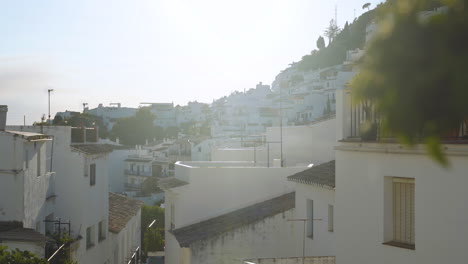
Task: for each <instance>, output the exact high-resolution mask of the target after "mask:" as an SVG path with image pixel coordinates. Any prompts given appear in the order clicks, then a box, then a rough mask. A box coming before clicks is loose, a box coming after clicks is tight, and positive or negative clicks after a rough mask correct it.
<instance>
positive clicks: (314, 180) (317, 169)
mask: <svg viewBox="0 0 468 264" xmlns="http://www.w3.org/2000/svg"><path fill="white" fill-rule="evenodd" d="M288 180H289V181H294V182H299V183H304V184H315V185H319V186H322V187H325V188H330V189H334V188H335V161H334V160H332V161H329V162H326V163H322V164H320V165H317V166H313V167H312V168H310V169H307V170H304V171H301V172H298V173H296V174H294V175H291V176H288Z"/></svg>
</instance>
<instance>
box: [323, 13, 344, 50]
mask: <svg viewBox="0 0 468 264" xmlns="http://www.w3.org/2000/svg"><path fill="white" fill-rule="evenodd" d="M338 33H340V27H338V25H337V24H336V21H335V20H334V19H332V20H330V25H329V26H328V27H327V28H326V29H325V31H324V35H325V36H326V37H327V38H328V45H330V43H331V42H332V41H333V40H334V39H335V37H336V35H338Z"/></svg>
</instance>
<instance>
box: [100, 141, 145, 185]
mask: <svg viewBox="0 0 468 264" xmlns="http://www.w3.org/2000/svg"><path fill="white" fill-rule="evenodd" d="M137 152H138V151H137V150H135V149H122V150H114V151H112V152H111V153H110V154H109V156H108V159H107V160H108V167H109V191H110V192H123V191H125V187H124V184H125V182H126V178H125V173H124V172H125V171H124V170H125V169H127V167H126V166H125V165H126V164H125V161H124V160H125V159H126V158H128V156H129V155H136V154H137Z"/></svg>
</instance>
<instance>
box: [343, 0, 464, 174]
mask: <svg viewBox="0 0 468 264" xmlns="http://www.w3.org/2000/svg"><path fill="white" fill-rule="evenodd" d="M465 3H466V1H463V0H453V1H429V0H418V1H390V4H387V5H386V6H385V9H384V10H383V11H382V12H381V14H380V21H379V27H380V31H379V34H378V35H377V36H376V37H375V39H374V40H373V41H372V43H371V45H370V46H369V47H368V50H367V57H366V59H365V61H364V64H363V65H362V71H361V73H360V74H359V75H358V76H357V77H356V78H355V79H354V80H353V81H352V83H351V88H352V90H353V94H354V95H355V96H356V97H358V98H361V99H365V100H372V101H373V102H375V106H376V108H377V110H378V111H379V113H380V114H381V117H382V122H383V123H382V124H383V128H384V129H385V130H386V131H388V132H389V133H392V134H394V135H396V136H398V137H399V138H400V139H401V141H402V142H404V143H406V144H409V145H412V144H415V143H418V142H420V141H422V142H425V144H426V149H427V151H428V153H429V154H430V156H431V157H432V158H433V159H434V160H436V161H437V162H439V164H441V165H444V166H447V165H448V160H447V158H446V156H445V155H444V153H443V151H442V147H441V143H440V142H441V138H442V137H444V136H445V135H447V134H450V133H451V132H453V131H458V128H459V127H460V125H461V124H462V123H463V122H466V121H467V120H468V104H467V99H468V75H467V74H466V69H467V68H468V21H467V20H466V17H468V10H467V9H466V6H464V4H465ZM437 5H438V6H442V5H448V7H449V12H448V13H447V14H438V15H434V16H432V17H427V18H426V19H421V17H420V14H419V11H421V10H427V8H428V7H434V6H437Z"/></svg>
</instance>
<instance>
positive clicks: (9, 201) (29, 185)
mask: <svg viewBox="0 0 468 264" xmlns="http://www.w3.org/2000/svg"><path fill="white" fill-rule="evenodd" d="M7 129H8V128H7ZM0 149H1V151H0V170H2V172H0V176H1V177H0V220H1V221H13V220H14V221H20V222H22V223H23V226H24V227H25V228H32V229H36V228H38V231H39V232H42V233H44V232H45V230H44V224H43V222H42V221H43V220H44V219H45V216H46V215H47V214H48V213H50V208H51V207H50V206H47V204H46V203H50V202H53V201H49V202H46V197H47V191H48V189H49V188H50V186H49V181H50V177H51V175H50V174H49V173H48V172H47V170H46V145H45V143H44V142H43V141H37V142H28V141H26V140H23V139H21V138H19V137H13V135H8V134H0ZM26 153H28V155H27V156H26ZM38 154H40V155H41V159H40V162H41V166H40V172H39V176H38V172H37V162H38V159H37V156H38ZM12 169H16V170H17V174H14V173H12V172H11V171H10V172H8V171H9V170H12Z"/></svg>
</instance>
